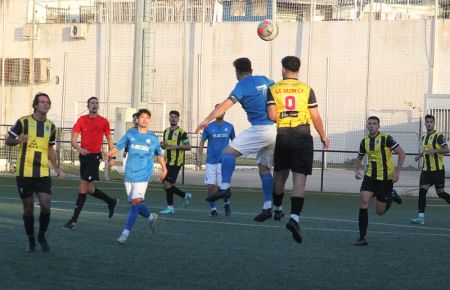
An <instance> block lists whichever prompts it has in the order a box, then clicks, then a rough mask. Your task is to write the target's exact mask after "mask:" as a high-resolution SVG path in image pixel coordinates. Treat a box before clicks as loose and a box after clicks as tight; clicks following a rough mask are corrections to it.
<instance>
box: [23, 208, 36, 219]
mask: <svg viewBox="0 0 450 290" xmlns="http://www.w3.org/2000/svg"><path fill="white" fill-rule="evenodd" d="M33 207H34V206H33V205H31V206H24V207H23V214H24V215H26V216H31V215H33Z"/></svg>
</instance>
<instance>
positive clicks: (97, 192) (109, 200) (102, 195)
mask: <svg viewBox="0 0 450 290" xmlns="http://www.w3.org/2000/svg"><path fill="white" fill-rule="evenodd" d="M92 196H93V197H95V198H98V199H101V200H103V201H104V202H106V203H107V204H110V203H112V202H113V201H114V200H113V199H112V198H110V197H109V196H108V195H106V193H104V192H103V191H101V190H100V189H98V188H95V191H94V193H93V194H92Z"/></svg>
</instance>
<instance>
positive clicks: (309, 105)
mask: <svg viewBox="0 0 450 290" xmlns="http://www.w3.org/2000/svg"><path fill="white" fill-rule="evenodd" d="M318 105H319V104H317V102H315V103H312V104H308V108H315V107H317V106H318Z"/></svg>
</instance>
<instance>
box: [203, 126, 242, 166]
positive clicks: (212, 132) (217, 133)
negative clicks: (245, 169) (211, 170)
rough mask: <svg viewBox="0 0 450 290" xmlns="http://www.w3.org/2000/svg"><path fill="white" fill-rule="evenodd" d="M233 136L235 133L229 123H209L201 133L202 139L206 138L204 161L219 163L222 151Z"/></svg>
mask: <svg viewBox="0 0 450 290" xmlns="http://www.w3.org/2000/svg"><path fill="white" fill-rule="evenodd" d="M234 137H236V134H235V133H234V127H233V125H232V124H231V123H228V122H225V121H224V122H223V123H222V124H220V125H219V124H217V122H216V121H214V122H211V123H209V125H208V126H206V128H205V130H204V131H203V133H202V141H206V140H208V151H207V153H206V163H208V164H217V163H221V162H222V151H223V149H225V147H227V146H228V143H229V142H230V140H233V139H234Z"/></svg>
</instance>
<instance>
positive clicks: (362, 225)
mask: <svg viewBox="0 0 450 290" xmlns="http://www.w3.org/2000/svg"><path fill="white" fill-rule="evenodd" d="M358 224H359V238H360V239H365V238H366V234H367V226H368V225H369V215H368V214H367V208H360V209H359V217H358Z"/></svg>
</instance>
